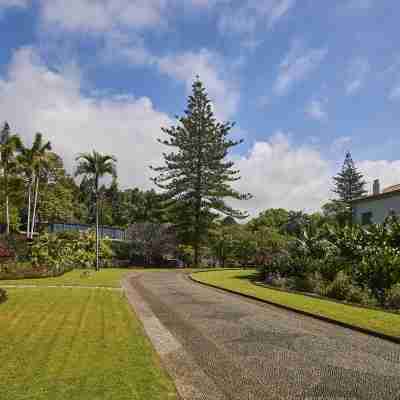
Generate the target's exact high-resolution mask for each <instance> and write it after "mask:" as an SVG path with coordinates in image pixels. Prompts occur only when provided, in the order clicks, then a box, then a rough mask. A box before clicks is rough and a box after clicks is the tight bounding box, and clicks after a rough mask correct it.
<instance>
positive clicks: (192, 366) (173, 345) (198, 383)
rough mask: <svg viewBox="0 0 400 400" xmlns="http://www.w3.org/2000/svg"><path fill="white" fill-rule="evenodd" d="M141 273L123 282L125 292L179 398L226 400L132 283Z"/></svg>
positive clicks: (124, 279) (128, 275) (186, 399)
mask: <svg viewBox="0 0 400 400" xmlns="http://www.w3.org/2000/svg"><path fill="white" fill-rule="evenodd" d="M139 275H140V274H138V273H132V274H127V275H126V276H125V277H123V278H122V280H121V287H122V290H123V293H124V294H125V295H126V298H127V301H128V303H129V305H130V306H131V308H132V310H133V311H134V313H135V314H136V315H137V317H138V319H139V320H140V322H141V323H142V326H143V329H144V332H145V334H146V335H147V337H148V338H149V339H150V342H151V343H152V345H153V346H154V348H155V350H156V352H157V354H158V356H159V357H160V359H161V362H162V364H163V367H164V368H165V370H166V371H167V373H168V374H169V376H170V377H171V378H172V380H173V382H174V384H175V387H176V389H177V393H178V396H179V399H182V400H204V399H216V400H223V399H225V396H224V395H223V394H222V393H220V391H219V389H218V388H217V387H216V385H215V384H214V382H213V381H212V380H211V379H210V378H209V377H208V376H207V375H206V374H205V372H204V371H203V370H202V369H201V368H200V367H199V366H198V365H197V363H196V362H195V361H194V360H193V359H192V358H191V357H190V355H189V354H188V353H187V352H186V351H185V349H184V347H183V346H182V344H181V343H180V342H179V341H178V340H177V339H176V338H175V337H174V336H173V335H172V333H171V332H170V331H169V330H168V329H167V328H166V327H165V326H164V325H163V324H162V322H161V321H160V320H159V319H158V318H157V316H156V315H155V314H154V313H153V311H152V310H151V308H150V306H149V305H148V304H147V303H146V301H144V300H143V298H142V297H141V296H140V294H139V293H138V291H137V290H136V289H135V288H134V287H133V286H132V284H130V282H129V281H130V280H131V279H134V278H136V277H138V276H139Z"/></svg>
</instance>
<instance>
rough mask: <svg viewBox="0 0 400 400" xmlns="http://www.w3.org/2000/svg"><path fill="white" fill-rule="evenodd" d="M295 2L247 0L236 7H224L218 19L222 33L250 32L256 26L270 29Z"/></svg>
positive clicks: (285, 0) (290, 0)
mask: <svg viewBox="0 0 400 400" xmlns="http://www.w3.org/2000/svg"><path fill="white" fill-rule="evenodd" d="M295 4H296V0H247V1H243V2H242V6H241V7H238V8H233V7H231V8H229V9H225V10H224V12H223V13H221V17H220V19H219V23H218V25H219V30H220V31H221V32H222V33H233V34H245V35H246V34H252V33H254V32H255V31H256V29H257V28H259V27H260V28H262V27H263V26H264V27H265V28H268V29H271V28H273V27H274V26H275V25H276V24H277V23H278V22H279V21H280V20H281V19H282V18H283V17H284V16H285V15H287V14H288V12H289V11H290V9H292V8H293V7H294V6H295Z"/></svg>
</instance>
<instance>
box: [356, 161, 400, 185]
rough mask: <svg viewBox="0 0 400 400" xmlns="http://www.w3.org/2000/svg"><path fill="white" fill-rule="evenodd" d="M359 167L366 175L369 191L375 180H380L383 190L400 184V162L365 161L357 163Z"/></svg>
mask: <svg viewBox="0 0 400 400" xmlns="http://www.w3.org/2000/svg"><path fill="white" fill-rule="evenodd" d="M357 167H358V168H359V169H360V171H361V172H362V173H363V174H364V178H365V180H366V181H367V183H368V189H369V191H371V189H372V183H373V181H374V180H375V179H379V181H380V183H381V189H384V188H385V187H387V186H391V185H396V184H399V183H400V160H393V161H388V160H373V161H371V160H363V161H359V162H358V163H357Z"/></svg>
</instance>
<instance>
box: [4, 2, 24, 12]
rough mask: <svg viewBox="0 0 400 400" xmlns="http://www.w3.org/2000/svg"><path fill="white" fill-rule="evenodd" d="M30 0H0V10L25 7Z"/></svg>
mask: <svg viewBox="0 0 400 400" xmlns="http://www.w3.org/2000/svg"><path fill="white" fill-rule="evenodd" d="M30 3H31V0H0V12H1V11H2V10H3V9H6V8H26V7H28V6H29V5H30Z"/></svg>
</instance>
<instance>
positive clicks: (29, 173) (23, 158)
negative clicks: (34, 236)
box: [18, 147, 34, 239]
mask: <svg viewBox="0 0 400 400" xmlns="http://www.w3.org/2000/svg"><path fill="white" fill-rule="evenodd" d="M18 162H19V164H20V166H21V169H22V171H23V174H24V176H25V180H26V185H27V192H28V194H27V198H28V221H27V224H26V238H27V239H29V237H30V222H31V202H32V186H33V169H34V162H33V153H32V149H30V148H27V147H24V148H23V149H22V150H21V154H20V155H19V156H18Z"/></svg>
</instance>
